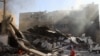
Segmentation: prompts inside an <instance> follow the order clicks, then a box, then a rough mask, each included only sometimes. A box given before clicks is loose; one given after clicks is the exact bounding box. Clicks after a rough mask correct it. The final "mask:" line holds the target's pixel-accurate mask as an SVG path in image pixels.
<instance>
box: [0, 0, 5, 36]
mask: <svg viewBox="0 0 100 56" xmlns="http://www.w3.org/2000/svg"><path fill="white" fill-rule="evenodd" d="M5 20H6V0H3V20H2V31H1V33H2V34H5V33H6V21H5Z"/></svg>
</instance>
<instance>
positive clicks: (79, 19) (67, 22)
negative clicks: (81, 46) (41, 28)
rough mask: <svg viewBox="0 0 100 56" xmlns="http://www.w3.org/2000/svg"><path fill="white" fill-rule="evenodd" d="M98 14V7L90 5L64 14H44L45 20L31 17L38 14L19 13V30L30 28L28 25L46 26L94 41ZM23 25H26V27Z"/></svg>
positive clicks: (56, 12)
mask: <svg viewBox="0 0 100 56" xmlns="http://www.w3.org/2000/svg"><path fill="white" fill-rule="evenodd" d="M91 9H92V10H91ZM98 12H99V10H98V5H97V4H93V3H92V4H88V5H87V6H86V7H83V8H82V9H80V10H71V11H70V12H69V11H68V12H67V11H65V13H64V12H63V11H55V12H44V13H45V14H47V15H45V16H46V18H43V17H39V16H38V18H39V19H36V17H34V16H33V17H32V15H35V14H36V13H39V12H29V13H21V14H20V27H19V29H20V30H23V29H25V28H27V27H29V28H30V26H29V25H33V26H34V25H35V24H37V25H38V24H44V25H45V24H48V25H49V26H50V27H51V26H52V27H53V29H54V28H57V29H59V30H60V31H61V32H62V33H64V34H67V33H71V34H73V35H74V36H81V34H83V33H86V35H87V36H91V37H93V40H94V41H96V35H95V34H96V31H97V30H98V29H99V13H98ZM41 15H42V14H41ZM27 18H28V19H27ZM23 21H24V22H25V23H23ZM28 21H29V22H28ZM26 22H27V23H26ZM23 24H26V26H25V25H23ZM33 26H31V27H33ZM52 27H51V28H52ZM27 29H28V28H27Z"/></svg>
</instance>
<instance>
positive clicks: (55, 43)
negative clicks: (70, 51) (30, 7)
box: [23, 26, 67, 53]
mask: <svg viewBox="0 0 100 56" xmlns="http://www.w3.org/2000/svg"><path fill="white" fill-rule="evenodd" d="M23 33H24V35H25V36H26V39H27V40H29V41H30V42H31V44H33V45H34V46H35V47H36V48H37V49H38V50H40V51H42V52H44V53H49V52H52V51H53V50H54V49H55V48H59V47H63V46H64V45H66V43H64V41H65V40H67V37H66V36H65V35H63V34H62V33H60V32H59V31H58V30H55V31H53V30H51V29H49V28H48V27H46V26H40V27H38V26H35V27H34V28H30V29H28V30H27V31H25V32H23Z"/></svg>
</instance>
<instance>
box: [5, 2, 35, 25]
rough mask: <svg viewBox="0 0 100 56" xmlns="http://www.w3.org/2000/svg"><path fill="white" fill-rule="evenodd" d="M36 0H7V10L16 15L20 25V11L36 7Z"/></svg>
mask: <svg viewBox="0 0 100 56" xmlns="http://www.w3.org/2000/svg"><path fill="white" fill-rule="evenodd" d="M34 1H35V0H6V10H7V11H8V12H10V13H12V14H13V15H14V16H15V19H16V24H17V26H19V13H20V12H27V11H29V9H30V8H32V5H33V8H34Z"/></svg>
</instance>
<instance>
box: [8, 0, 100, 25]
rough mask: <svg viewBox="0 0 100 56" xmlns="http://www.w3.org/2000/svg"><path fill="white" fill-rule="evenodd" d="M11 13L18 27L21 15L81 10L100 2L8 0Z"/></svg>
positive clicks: (88, 0) (80, 0)
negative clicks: (85, 6)
mask: <svg viewBox="0 0 100 56" xmlns="http://www.w3.org/2000/svg"><path fill="white" fill-rule="evenodd" d="M7 1H8V3H7V6H8V7H9V9H8V10H9V11H11V12H13V13H14V14H15V15H16V17H17V19H16V20H17V25H18V22H19V19H18V18H19V13H21V12H34V11H45V10H46V11H55V10H69V9H71V8H73V9H79V6H80V5H86V4H89V3H92V2H94V3H96V4H99V3H100V0H7Z"/></svg>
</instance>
